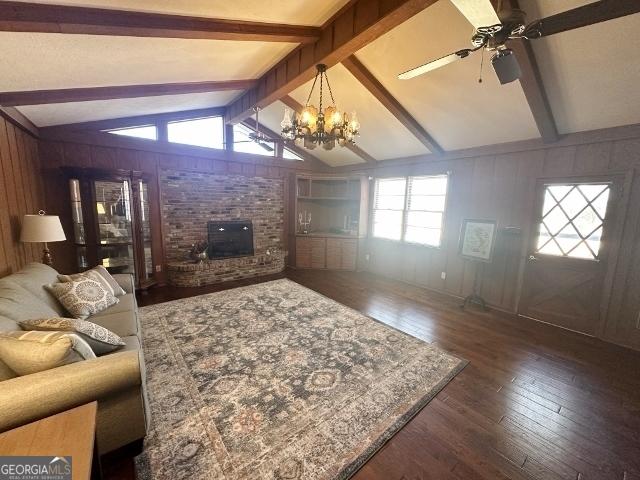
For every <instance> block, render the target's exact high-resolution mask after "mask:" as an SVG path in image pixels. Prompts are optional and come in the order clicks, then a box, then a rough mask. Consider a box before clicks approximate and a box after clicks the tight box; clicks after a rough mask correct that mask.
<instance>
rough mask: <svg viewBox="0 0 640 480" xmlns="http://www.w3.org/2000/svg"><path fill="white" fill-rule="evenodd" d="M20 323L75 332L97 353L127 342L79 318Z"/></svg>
mask: <svg viewBox="0 0 640 480" xmlns="http://www.w3.org/2000/svg"><path fill="white" fill-rule="evenodd" d="M19 323H20V326H21V327H22V328H23V330H39V331H54V332H73V333H75V334H77V335H79V336H80V337H81V338H82V339H83V340H84V341H86V342H87V343H88V344H89V346H90V347H91V350H93V352H94V353H95V354H96V355H103V354H105V353H109V352H112V351H114V350H115V349H116V348H118V347H121V346H123V345H124V344H125V343H124V342H123V341H122V339H121V338H120V337H119V336H118V335H116V334H115V333H113V332H112V331H111V330H108V329H106V328H104V327H102V326H100V325H96V324H95V323H93V322H90V321H88V320H80V319H78V318H60V317H54V318H39V319H36V320H23V321H22V322H19Z"/></svg>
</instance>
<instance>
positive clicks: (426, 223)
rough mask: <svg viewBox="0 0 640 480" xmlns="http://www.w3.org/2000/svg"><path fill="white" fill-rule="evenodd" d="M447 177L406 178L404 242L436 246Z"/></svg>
mask: <svg viewBox="0 0 640 480" xmlns="http://www.w3.org/2000/svg"><path fill="white" fill-rule="evenodd" d="M447 180H448V178H447V176H446V175H439V176H437V177H409V185H408V187H407V220H406V226H405V231H404V240H405V241H406V242H410V243H419V244H421V245H430V246H432V247H439V246H440V237H441V235H442V224H443V220H444V207H445V203H446V199H447Z"/></svg>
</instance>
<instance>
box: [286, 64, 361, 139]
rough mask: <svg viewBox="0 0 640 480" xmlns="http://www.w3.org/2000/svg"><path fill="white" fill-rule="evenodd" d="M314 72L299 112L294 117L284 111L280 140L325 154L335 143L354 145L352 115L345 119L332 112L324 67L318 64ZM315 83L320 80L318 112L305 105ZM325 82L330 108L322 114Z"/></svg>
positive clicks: (354, 117)
mask: <svg viewBox="0 0 640 480" xmlns="http://www.w3.org/2000/svg"><path fill="white" fill-rule="evenodd" d="M316 70H317V71H316V78H315V79H314V80H313V86H312V87H311V91H310V92H309V97H308V98H307V103H306V104H305V106H304V109H303V110H302V112H300V114H299V115H298V114H295V112H291V110H290V109H289V108H285V110H284V118H283V120H282V123H280V126H281V127H282V133H281V135H282V138H284V139H285V141H295V143H296V145H298V146H300V147H304V148H307V149H309V150H313V149H314V148H316V147H317V146H318V145H320V146H321V147H322V148H324V149H325V150H331V149H333V147H335V146H336V143H337V144H338V145H340V146H341V147H344V146H345V145H347V144H348V143H351V144H354V143H356V142H355V137H356V136H357V135H358V131H359V130H360V122H358V117H357V115H356V112H352V113H351V115H347V113H345V112H340V111H339V110H338V109H337V108H336V102H335V100H334V99H333V92H332V91H331V85H329V77H327V66H326V65H324V64H321V63H320V64H318V65H316ZM318 80H320V96H319V104H318V108H316V107H315V106H314V105H313V104H311V103H309V102H310V101H311V96H312V95H313V91H314V89H315V86H316V84H317V83H318ZM325 82H326V84H327V88H328V90H329V96H330V97H331V105H329V106H328V107H327V108H325V109H324V110H323V109H322V95H323V88H324V84H325Z"/></svg>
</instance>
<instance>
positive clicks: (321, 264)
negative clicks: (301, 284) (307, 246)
mask: <svg viewBox="0 0 640 480" xmlns="http://www.w3.org/2000/svg"><path fill="white" fill-rule="evenodd" d="M326 256H327V242H326V238H317V237H316V238H312V239H311V268H326V261H325V259H326Z"/></svg>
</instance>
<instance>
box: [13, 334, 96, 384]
mask: <svg viewBox="0 0 640 480" xmlns="http://www.w3.org/2000/svg"><path fill="white" fill-rule="evenodd" d="M91 358H96V355H95V353H93V351H92V350H91V347H90V346H89V345H88V344H87V342H85V341H84V340H82V338H80V337H79V336H78V335H75V334H73V333H66V332H5V333H0V360H2V361H3V362H4V363H5V364H6V365H7V366H8V367H9V368H10V369H11V370H13V371H14V372H15V373H17V374H18V375H29V374H30V373H37V372H42V371H43V370H49V369H51V368H56V367H59V366H61V365H66V364H68V363H74V362H79V361H80V360H88V359H91Z"/></svg>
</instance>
